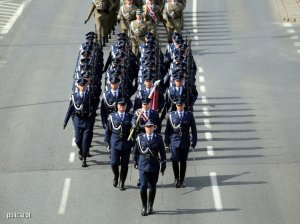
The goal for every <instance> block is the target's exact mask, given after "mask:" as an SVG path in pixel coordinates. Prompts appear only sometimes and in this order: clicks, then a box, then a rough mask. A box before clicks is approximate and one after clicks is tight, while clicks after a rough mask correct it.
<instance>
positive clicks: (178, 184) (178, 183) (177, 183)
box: [174, 179, 180, 188]
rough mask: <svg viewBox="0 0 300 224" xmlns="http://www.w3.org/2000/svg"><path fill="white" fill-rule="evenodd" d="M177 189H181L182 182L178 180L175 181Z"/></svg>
mask: <svg viewBox="0 0 300 224" xmlns="http://www.w3.org/2000/svg"><path fill="white" fill-rule="evenodd" d="M174 185H175V187H176V188H180V182H179V180H178V179H175V183H174Z"/></svg>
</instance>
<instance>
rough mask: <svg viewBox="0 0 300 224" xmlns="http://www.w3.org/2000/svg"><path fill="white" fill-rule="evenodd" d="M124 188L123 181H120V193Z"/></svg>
mask: <svg viewBox="0 0 300 224" xmlns="http://www.w3.org/2000/svg"><path fill="white" fill-rule="evenodd" d="M125 190H126V188H125V186H124V182H123V181H120V191H125Z"/></svg>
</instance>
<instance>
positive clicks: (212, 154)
mask: <svg viewBox="0 0 300 224" xmlns="http://www.w3.org/2000/svg"><path fill="white" fill-rule="evenodd" d="M206 149H207V155H208V156H214V155H215V152H214V150H213V147H212V146H207V147H206Z"/></svg>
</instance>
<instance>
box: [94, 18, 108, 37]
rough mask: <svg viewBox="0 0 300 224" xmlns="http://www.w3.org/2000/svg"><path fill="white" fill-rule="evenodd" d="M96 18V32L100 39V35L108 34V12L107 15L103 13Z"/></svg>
mask: <svg viewBox="0 0 300 224" xmlns="http://www.w3.org/2000/svg"><path fill="white" fill-rule="evenodd" d="M95 20H96V33H97V35H98V41H100V40H101V39H100V37H106V35H107V34H108V26H107V23H108V14H107V15H101V16H98V15H96V16H95Z"/></svg>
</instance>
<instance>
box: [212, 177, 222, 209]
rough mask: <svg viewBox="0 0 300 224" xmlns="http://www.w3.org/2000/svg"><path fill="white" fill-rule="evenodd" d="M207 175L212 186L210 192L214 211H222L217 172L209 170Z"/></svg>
mask: <svg viewBox="0 0 300 224" xmlns="http://www.w3.org/2000/svg"><path fill="white" fill-rule="evenodd" d="M209 176H210V182H211V188H212V193H213V198H214V203H215V209H216V211H222V210H223V205H222V199H221V193H220V188H219V186H218V179H217V173H216V172H210V173H209Z"/></svg>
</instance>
